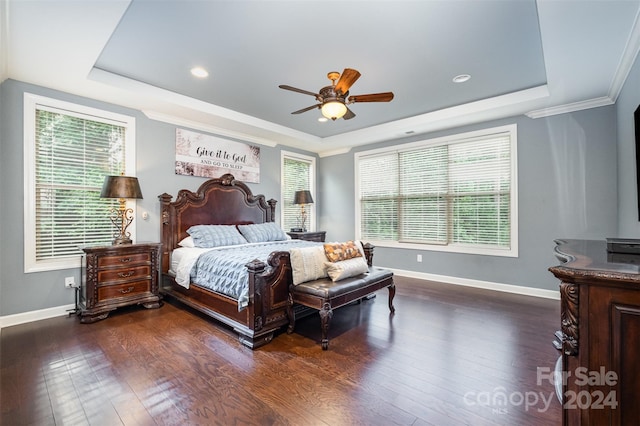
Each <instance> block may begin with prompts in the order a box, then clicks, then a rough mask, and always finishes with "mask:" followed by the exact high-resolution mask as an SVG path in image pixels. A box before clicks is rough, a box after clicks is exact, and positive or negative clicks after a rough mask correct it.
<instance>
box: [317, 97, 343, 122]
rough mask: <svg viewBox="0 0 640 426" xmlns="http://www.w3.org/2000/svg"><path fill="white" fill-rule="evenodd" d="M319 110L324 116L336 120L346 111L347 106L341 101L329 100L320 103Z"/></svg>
mask: <svg viewBox="0 0 640 426" xmlns="http://www.w3.org/2000/svg"><path fill="white" fill-rule="evenodd" d="M321 111H322V115H324V116H325V117H327V118H330V119H332V120H336V119H338V118H342V116H344V115H345V114H346V113H347V106H346V105H345V104H343V103H342V102H338V101H331V102H327V103H325V104H324V105H322V108H321Z"/></svg>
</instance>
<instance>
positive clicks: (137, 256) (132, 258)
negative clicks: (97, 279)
mask: <svg viewBox="0 0 640 426" xmlns="http://www.w3.org/2000/svg"><path fill="white" fill-rule="evenodd" d="M144 262H151V253H149V252H144V253H131V254H121V255H110V256H101V257H99V258H98V268H104V267H107V266H123V265H132V264H140V263H144Z"/></svg>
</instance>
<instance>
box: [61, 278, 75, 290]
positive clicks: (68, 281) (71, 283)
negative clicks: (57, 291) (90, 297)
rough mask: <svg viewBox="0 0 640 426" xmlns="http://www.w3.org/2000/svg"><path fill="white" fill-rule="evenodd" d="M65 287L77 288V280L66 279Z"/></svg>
mask: <svg viewBox="0 0 640 426" xmlns="http://www.w3.org/2000/svg"><path fill="white" fill-rule="evenodd" d="M64 286H65V287H66V288H73V287H75V286H76V279H75V278H73V277H66V278H65V279H64Z"/></svg>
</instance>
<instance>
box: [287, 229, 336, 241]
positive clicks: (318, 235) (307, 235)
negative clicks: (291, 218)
mask: <svg viewBox="0 0 640 426" xmlns="http://www.w3.org/2000/svg"><path fill="white" fill-rule="evenodd" d="M326 233H327V232H326V231H317V232H287V234H288V235H289V236H290V237H291V238H292V239H294V240H306V241H318V242H321V243H323V242H324V237H325V234H326Z"/></svg>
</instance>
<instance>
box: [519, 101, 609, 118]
mask: <svg viewBox="0 0 640 426" xmlns="http://www.w3.org/2000/svg"><path fill="white" fill-rule="evenodd" d="M614 103H615V101H614V100H612V99H611V98H610V97H608V96H602V97H600V98H594V99H587V100H586V101H578V102H573V103H570V104H565V105H558V106H554V107H550V108H542V109H537V110H534V111H529V112H528V113H526V114H525V115H526V116H527V117H529V118H534V119H535V118H543V117H550V116H552V115H558V114H566V113H568V112H575V111H582V110H583V109H591V108H598V107H601V106H607V105H613V104H614Z"/></svg>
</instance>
